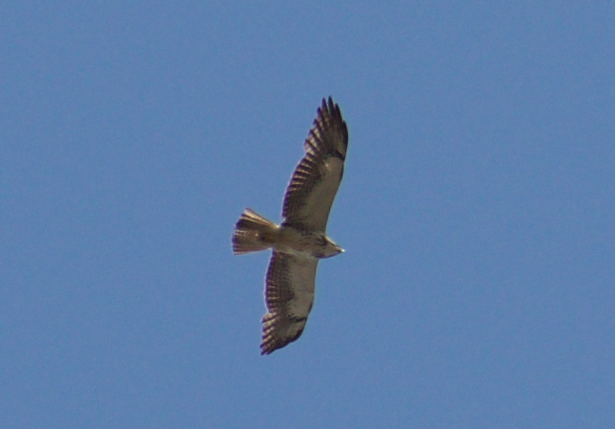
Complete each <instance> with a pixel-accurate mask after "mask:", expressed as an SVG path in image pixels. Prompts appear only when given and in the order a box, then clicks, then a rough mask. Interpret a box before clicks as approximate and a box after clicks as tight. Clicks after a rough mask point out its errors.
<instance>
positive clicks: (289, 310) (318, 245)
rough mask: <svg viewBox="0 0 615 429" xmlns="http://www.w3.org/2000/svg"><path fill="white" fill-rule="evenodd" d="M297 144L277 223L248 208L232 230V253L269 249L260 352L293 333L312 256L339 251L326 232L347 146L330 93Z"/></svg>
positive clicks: (308, 305) (305, 308)
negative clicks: (297, 159)
mask: <svg viewBox="0 0 615 429" xmlns="http://www.w3.org/2000/svg"><path fill="white" fill-rule="evenodd" d="M303 148H304V150H305V155H304V156H303V158H302V159H301V161H300V162H299V164H298V165H297V167H296V168H295V171H294V173H293V175H292V176H291V179H290V183H289V184H288V187H287V188H286V194H285V195H284V203H283V208H282V223H281V224H280V225H276V224H275V223H273V222H271V221H269V220H267V219H265V218H264V217H263V216H261V215H259V214H258V213H256V212H255V211H253V210H251V209H249V208H248V209H246V210H244V212H243V213H242V215H241V217H240V218H239V221H237V224H236V225H235V231H234V232H233V251H234V253H235V254H236V255H240V254H245V253H251V252H257V251H260V250H266V249H270V248H271V249H273V253H272V255H271V260H270V262H269V268H268V269H267V275H266V280H265V304H266V306H267V314H265V316H264V317H263V320H262V323H263V340H262V343H261V354H270V353H272V352H273V351H274V350H277V349H279V348H282V347H284V346H286V345H287V344H289V343H291V342H293V341H295V340H296V339H297V338H299V336H300V335H301V333H302V332H303V329H304V328H305V324H306V322H307V318H308V315H309V314H310V310H311V309H312V304H313V303H314V286H315V280H316V267H317V265H318V261H319V260H320V259H324V258H329V257H331V256H335V255H338V254H340V253H342V252H343V251H344V250H343V249H342V248H341V247H340V246H338V245H337V244H335V242H333V240H331V239H330V238H329V237H327V234H326V228H327V220H328V219H329V212H330V211H331V205H332V204H333V199H334V198H335V195H336V193H337V190H338V188H339V186H340V182H341V181H342V175H343V174H344V161H345V159H346V151H347V149H348V127H347V126H346V122H344V120H343V119H342V113H341V111H340V108H339V106H338V105H337V104H336V103H334V102H333V100H332V99H331V97H329V100H328V103H327V101H326V100H324V99H323V100H322V105H321V106H320V107H319V108H318V111H317V115H316V119H314V124H313V126H312V129H311V130H310V132H309V134H308V137H307V139H306V140H305V142H304V144H303Z"/></svg>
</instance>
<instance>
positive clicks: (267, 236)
mask: <svg viewBox="0 0 615 429" xmlns="http://www.w3.org/2000/svg"><path fill="white" fill-rule="evenodd" d="M277 232H278V226H277V225H276V224H275V223H273V222H271V221H268V220H267V219H265V218H264V217H262V216H261V215H259V214H258V213H256V212H255V211H254V210H251V209H245V210H244V211H243V213H242V214H241V217H240V218H239V220H238V221H237V224H236V225H235V231H234V232H233V252H235V254H236V255H241V254H244V253H250V252H258V251H259V250H266V249H268V248H270V247H271V246H272V245H273V242H274V241H275V237H276V233H277Z"/></svg>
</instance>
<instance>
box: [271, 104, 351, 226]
mask: <svg viewBox="0 0 615 429" xmlns="http://www.w3.org/2000/svg"><path fill="white" fill-rule="evenodd" d="M303 147H304V149H305V152H306V153H305V156H304V157H303V159H301V161H300V162H299V165H297V167H296V168H295V172H294V173H293V175H292V177H291V179H290V183H289V184H288V188H287V189H286V195H285V196H284V207H283V209H282V217H283V218H284V223H285V224H286V225H293V226H294V227H296V228H298V229H307V230H314V231H323V232H324V231H325V229H326V227H327V220H328V218H329V212H330V211H331V205H332V204H333V199H334V198H335V194H336V193H337V190H338V188H339V186H340V182H341V181H342V175H343V174H344V160H345V159H346V150H347V149H348V128H347V126H346V122H344V120H343V119H342V113H341V111H340V108H339V106H338V105H337V104H335V103H334V102H333V100H332V99H331V97H329V103H328V104H327V102H326V101H325V100H324V99H323V100H322V106H321V107H319V108H318V114H317V116H316V119H315V120H314V125H313V127H312V129H311V130H310V132H309V134H308V138H307V139H306V140H305V143H304V144H303Z"/></svg>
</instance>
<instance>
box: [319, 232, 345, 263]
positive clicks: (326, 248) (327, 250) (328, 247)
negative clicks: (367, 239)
mask: <svg viewBox="0 0 615 429" xmlns="http://www.w3.org/2000/svg"><path fill="white" fill-rule="evenodd" d="M318 247H319V249H318V250H319V251H318V255H317V256H318V258H320V259H324V258H330V257H331V256H335V255H339V254H340V253H343V252H344V249H342V248H341V247H340V246H338V245H337V244H335V242H334V241H333V240H331V239H330V238H329V237H327V236H326V235H322V237H320V238H319V240H318Z"/></svg>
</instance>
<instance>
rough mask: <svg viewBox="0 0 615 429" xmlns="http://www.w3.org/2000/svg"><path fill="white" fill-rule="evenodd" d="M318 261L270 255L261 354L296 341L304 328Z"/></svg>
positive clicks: (285, 254)
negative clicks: (266, 310) (266, 311)
mask: <svg viewBox="0 0 615 429" xmlns="http://www.w3.org/2000/svg"><path fill="white" fill-rule="evenodd" d="M317 265H318V260H317V259H311V258H300V257H296V256H293V255H290V254H287V253H281V252H273V255H272V256H271V261H270V262H269V268H268V269H267V280H266V282H267V285H266V288H265V303H266V305H267V309H268V310H269V312H268V313H267V314H265V316H264V317H263V342H262V343H261V354H270V353H271V352H273V351H274V350H276V349H279V348H281V347H284V346H285V345H287V344H288V343H291V342H293V341H295V340H296V339H297V338H299V336H300V335H301V333H302V332H303V329H304V328H305V324H306V322H307V317H308V314H309V313H310V310H311V309H312V304H313V303H314V282H315V278H316V267H317Z"/></svg>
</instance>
